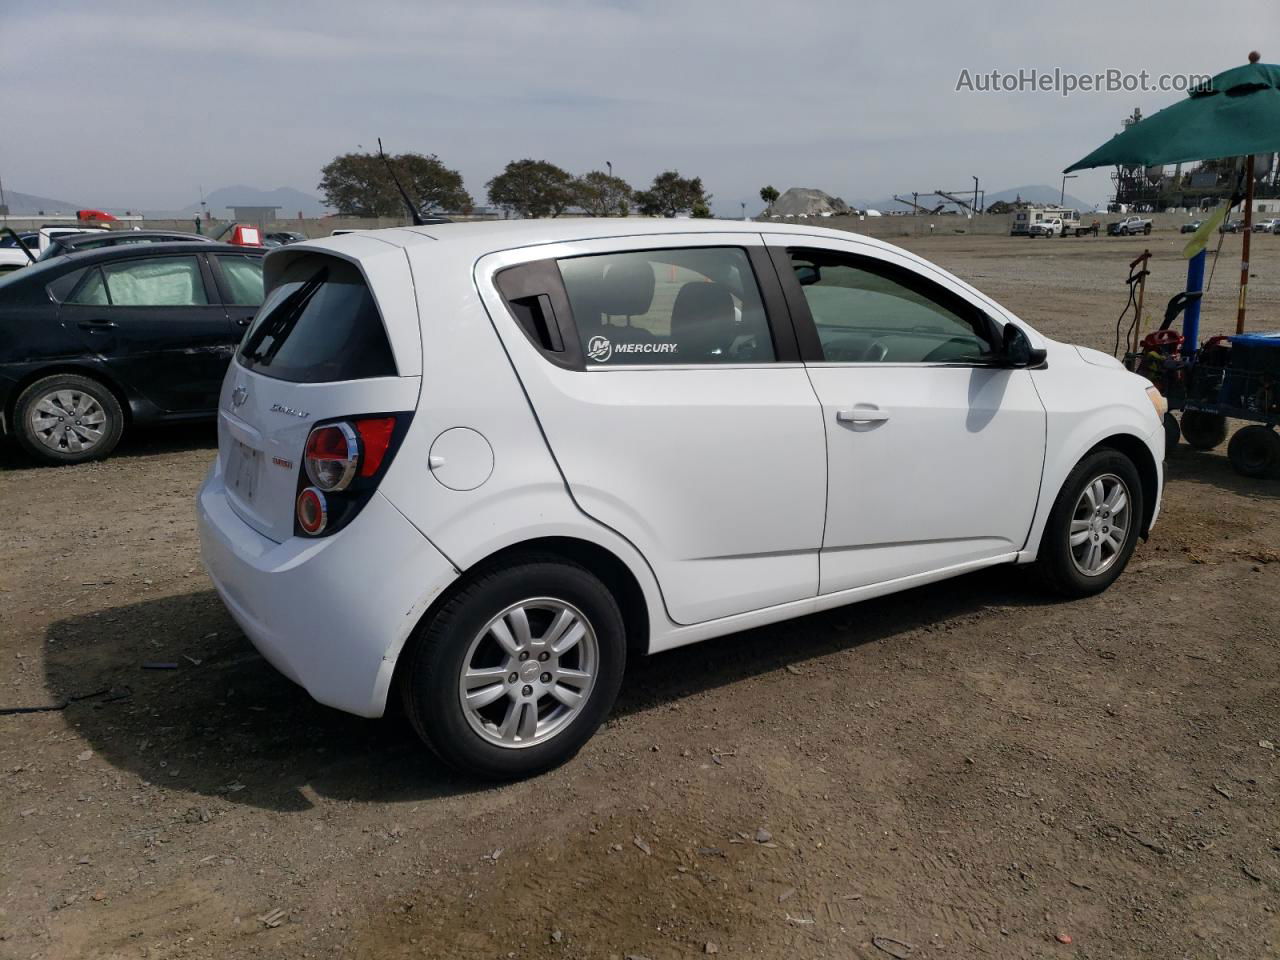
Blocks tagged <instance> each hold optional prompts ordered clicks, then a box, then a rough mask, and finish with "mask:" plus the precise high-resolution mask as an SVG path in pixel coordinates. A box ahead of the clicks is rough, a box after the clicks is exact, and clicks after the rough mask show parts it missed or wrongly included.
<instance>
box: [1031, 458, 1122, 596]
mask: <svg viewBox="0 0 1280 960" xmlns="http://www.w3.org/2000/svg"><path fill="white" fill-rule="evenodd" d="M1142 496H1143V494H1142V479H1141V478H1140V477H1139V476H1138V470H1137V468H1136V467H1135V466H1134V465H1133V461H1132V460H1130V459H1129V458H1128V457H1126V456H1125V455H1124V454H1123V453H1120V452H1119V451H1118V450H1108V449H1102V450H1097V451H1095V452H1093V453H1091V454H1089V456H1087V457H1085V458H1084V459H1083V460H1081V461H1080V463H1078V464H1076V467H1075V469H1074V470H1072V471H1071V473H1070V475H1068V477H1067V480H1066V482H1065V483H1064V484H1063V485H1062V490H1061V491H1060V492H1059V493H1058V499H1057V500H1056V501H1054V504H1053V509H1052V510H1051V511H1050V513H1049V520H1048V523H1047V524H1046V526H1045V531H1044V536H1043V537H1042V538H1041V541H1040V555H1039V559H1038V561H1037V564H1038V566H1039V568H1040V572H1041V574H1042V576H1043V577H1044V580H1045V582H1046V583H1047V584H1048V585H1049V586H1050V587H1051V588H1052V589H1053V590H1054V591H1056V592H1057V593H1060V594H1063V595H1064V596H1068V597H1087V596H1091V595H1093V594H1095V593H1101V592H1102V591H1103V590H1105V589H1106V588H1107V587H1109V586H1111V584H1112V583H1114V582H1115V580H1116V578H1117V577H1119V576H1120V574H1121V573H1122V572H1123V571H1124V568H1125V566H1126V565H1127V564H1128V562H1129V557H1130V556H1132V554H1133V549H1134V546H1135V545H1136V544H1137V541H1138V533H1139V527H1140V526H1141V523H1142V517H1143V515H1144V514H1143V500H1142Z"/></svg>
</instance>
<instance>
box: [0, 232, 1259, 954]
mask: <svg viewBox="0 0 1280 960" xmlns="http://www.w3.org/2000/svg"><path fill="white" fill-rule="evenodd" d="M1239 242H1240V241H1239V238H1238V237H1228V238H1227V240H1226V252H1227V253H1228V254H1229V255H1230V256H1229V257H1224V259H1223V261H1222V264H1221V265H1220V267H1219V269H1218V273H1217V277H1216V278H1215V281H1214V282H1215V288H1214V290H1213V292H1212V293H1211V295H1210V297H1209V299H1208V301H1207V303H1206V311H1205V312H1206V321H1205V329H1206V332H1207V333H1212V332H1219V331H1223V330H1226V329H1229V328H1230V327H1231V326H1232V317H1233V314H1234V301H1235V296H1234V290H1233V281H1234V274H1235V264H1233V263H1232V262H1231V260H1232V258H1236V257H1238V246H1239ZM911 246H912V247H913V248H914V249H917V250H918V251H919V252H921V253H923V254H924V255H925V256H928V257H931V258H934V259H936V260H937V261H938V262H940V263H941V264H943V265H944V266H946V267H948V268H950V269H952V270H954V271H956V272H957V273H959V274H960V275H961V276H963V277H965V278H966V279H968V280H970V281H971V282H973V283H974V284H975V285H977V286H978V287H980V288H981V289H983V290H985V291H987V292H989V293H991V294H992V295H994V296H995V297H996V298H997V299H999V300H1001V301H1002V302H1004V303H1006V304H1007V305H1008V306H1009V307H1011V308H1012V309H1014V310H1015V311H1017V312H1019V313H1020V314H1021V315H1023V316H1025V317H1026V318H1027V319H1028V320H1030V321H1031V322H1032V323H1034V324H1035V325H1037V326H1038V327H1039V328H1040V329H1041V330H1043V331H1044V332H1046V333H1047V334H1049V335H1051V336H1056V337H1059V338H1062V339H1070V340H1074V341H1076V342H1080V343H1085V344H1088V345H1091V346H1096V347H1100V348H1103V349H1108V350H1109V349H1110V346H1111V342H1112V328H1113V324H1114V318H1115V315H1116V314H1118V313H1119V310H1120V307H1121V306H1122V305H1123V299H1122V295H1123V294H1124V285H1123V280H1124V276H1125V273H1126V264H1127V260H1128V259H1129V258H1130V257H1132V256H1134V255H1136V253H1137V252H1140V250H1141V249H1142V248H1143V247H1144V246H1145V247H1150V248H1151V249H1152V250H1153V252H1155V253H1156V254H1157V258H1156V260H1155V262H1154V265H1153V271H1154V274H1153V277H1152V282H1151V286H1150V288H1149V298H1148V303H1149V304H1154V305H1156V307H1157V310H1158V309H1160V308H1161V307H1162V305H1163V303H1164V301H1165V300H1167V298H1168V297H1169V296H1170V295H1171V294H1172V293H1173V292H1174V291H1176V290H1177V289H1179V287H1180V281H1181V278H1182V273H1183V265H1182V262H1181V261H1180V260H1179V259H1178V258H1177V254H1176V251H1177V250H1178V248H1179V247H1180V243H1179V241H1178V239H1177V238H1176V237H1172V236H1160V235H1156V236H1153V237H1148V238H1135V239H1129V240H1125V239H1098V240H1095V239H1092V238H1081V239H1067V240H1045V241H1030V240H1015V239H1008V238H968V237H959V236H938V237H931V238H926V239H922V240H919V241H915V242H913V243H912V244H911ZM1255 250H1256V251H1257V252H1256V253H1255V255H1254V269H1255V270H1256V271H1257V272H1258V274H1259V276H1258V278H1257V280H1256V281H1255V285H1254V287H1253V293H1252V297H1251V303H1252V306H1253V311H1254V312H1253V317H1254V318H1255V319H1254V324H1253V325H1254V328H1255V329H1257V328H1273V329H1274V328H1276V327H1280V320H1278V319H1277V318H1280V283H1278V282H1277V281H1278V280H1280V237H1269V236H1268V237H1260V238H1257V242H1256V244H1255ZM213 444H214V436H213V431H212V429H211V428H201V429H197V430H191V429H189V428H188V429H184V430H183V431H180V432H178V431H157V432H152V433H149V434H146V435H142V436H139V437H136V438H133V439H130V440H129V441H127V442H126V443H125V445H124V446H123V447H122V449H121V450H120V451H119V453H118V454H117V455H116V456H115V457H113V458H112V459H111V460H109V461H107V462H105V463H101V464H95V465H89V466H83V467H75V468H60V469H39V468H33V467H32V466H30V465H29V464H28V463H26V462H25V461H24V460H22V458H21V457H20V456H19V455H18V454H17V453H16V452H15V451H13V450H5V451H4V452H3V453H0V507H3V515H4V516H5V518H6V523H5V525H4V528H3V531H0V665H2V668H0V707H10V708H11V707H37V706H53V707H57V706H60V705H62V704H64V703H65V704H66V706H65V708H63V709H60V710H58V709H54V710H48V711H45V712H29V713H19V714H9V715H5V716H0V758H2V759H0V831H3V833H2V834H0V839H3V849H4V859H3V869H2V870H0V957H6V958H7V957H14V958H18V957H21V958H67V957H111V958H116V957H128V958H134V957H151V958H160V957H162V958H197V957H209V958H219V960H222V958H228V957H272V958H274V957H285V956H287V957H338V956H342V957H357V958H365V957H367V958H372V957H378V958H385V957H391V958H397V957H423V956H426V957H494V958H501V957H546V958H606V957H616V958H618V960H622V958H624V957H627V956H637V957H649V958H653V960H664V958H674V957H688V956H694V955H706V954H712V953H719V954H722V955H724V956H730V957H732V956H747V955H750V956H758V957H787V958H794V957H850V958H879V960H883V958H886V957H905V956H908V955H909V956H911V957H913V958H925V957H966V958H968V957H975V958H976V957H998V958H1007V957H1071V958H1086V957H1088V958H1103V957H1107V958H1111V957H1152V958H1182V957H1187V958H1190V957H1196V958H1206V957H1223V958H1226V957H1230V958H1243V957H1249V958H1253V957H1274V956H1280V919H1278V918H1277V913H1276V911H1277V908H1278V907H1280V896H1278V895H1280V804H1278V802H1277V801H1278V800H1280V791H1278V790H1277V776H1278V774H1280V757H1278V755H1277V752H1276V749H1275V744H1277V743H1280V707H1278V705H1277V704H1278V702H1280V701H1278V699H1277V683H1276V681H1277V672H1278V671H1277V656H1276V655H1277V651H1278V650H1280V591H1278V590H1277V587H1280V553H1278V552H1277V551H1278V550H1280V482H1278V481H1276V480H1268V481H1254V480H1245V479H1242V478H1240V477H1238V476H1236V475H1235V474H1234V473H1233V472H1232V471H1231V470H1230V468H1229V466H1228V465H1227V463H1226V459H1225V456H1224V455H1223V454H1222V452H1221V451H1218V452H1215V453H1196V452H1193V451H1189V450H1187V449H1186V448H1185V447H1183V448H1181V449H1180V450H1178V451H1176V452H1175V453H1174V454H1173V456H1172V457H1171V460H1170V463H1169V467H1168V470H1169V484H1168V488H1167V491H1166V497H1165V502H1164V513H1163V516H1162V518H1161V520H1160V522H1159V524H1158V526H1157V528H1156V530H1155V531H1154V535H1153V537H1152V539H1151V541H1150V542H1149V543H1147V544H1144V545H1141V546H1140V547H1139V549H1138V551H1137V553H1136V554H1135V556H1134V559H1133V562H1132V563H1131V565H1130V568H1129V570H1128V572H1127V573H1126V574H1125V576H1124V577H1122V578H1121V579H1120V581H1119V582H1118V583H1117V584H1116V585H1115V586H1114V587H1113V588H1112V589H1111V590H1110V591H1109V592H1108V593H1106V594H1105V595H1103V596H1101V597H1097V598H1094V599H1091V600H1086V601H1081V602H1076V603H1059V602H1053V601H1050V600H1048V599H1047V598H1045V597H1044V596H1043V595H1041V594H1040V593H1039V592H1037V590H1036V589H1035V586H1034V584H1033V583H1031V582H1030V581H1029V580H1028V579H1027V578H1025V577H1024V576H1022V575H1021V573H1020V572H1019V571H1015V570H992V571H986V572H983V573H981V574H976V575H972V576H968V577H964V578H961V579H958V580H953V581H950V582H948V583H943V584H938V585H934V586H930V587H926V588H922V589H918V590H914V591H911V592H909V593H906V594H901V595H898V596H894V597H887V598H883V599H880V600H876V601H872V602H868V603H865V604H861V605H857V606H852V607H846V608H844V609H840V610H835V611H831V612H828V613H825V614H821V615H817V616H812V617H808V618H805V619H802V620H796V621H792V622H790V623H785V624H781V625H778V626H773V627H768V628H764V629H759V630H755V631H751V632H748V633H744V634H738V635H735V636H731V637H725V638H722V639H719V640H715V641H711V642H708V643H705V644H701V645H698V646H695V647H691V648H686V649H683V650H679V651H675V652H672V653H668V654H664V655H661V656H658V657H654V658H650V659H645V660H639V661H637V662H635V663H633V664H632V665H631V667H630V670H629V673H628V680H627V682H626V684H625V687H624V691H623V694H622V698H621V701H620V703H619V705H618V707H617V709H616V711H615V713H614V715H613V718H612V719H611V720H610V721H609V722H608V724H607V725H606V726H605V727H604V728H603V729H602V730H601V731H600V732H599V733H598V734H597V736H596V737H595V739H594V740H593V741H592V742H591V743H590V744H589V745H588V746H587V747H586V748H585V749H584V750H583V752H582V754H581V755H580V756H579V757H578V759H576V760H575V761H573V762H572V763H570V764H568V765H567V766H565V767H563V768H561V769H560V770H557V771H555V772H553V773H551V774H548V775H546V776H543V777H541V778H538V779H536V780H533V781H530V782H526V783H520V784H515V785H509V786H500V787H494V786H488V785H484V784H478V783H474V782H471V781H468V780H465V779H460V778H458V777H456V776H453V775H451V774H449V773H447V772H445V771H443V770H442V769H440V768H439V767H438V766H437V764H436V763H434V762H433V761H432V759H431V758H430V757H429V756H428V755H426V754H425V753H424V752H423V750H421V749H420V748H419V747H418V746H417V744H416V742H415V741H414V739H413V738H412V735H411V734H410V733H409V731H408V729H407V725H406V724H405V723H404V722H403V721H401V720H399V719H396V718H388V719H385V720H381V721H367V720H361V719H357V718H355V717H349V716H346V715H343V714H340V713H336V712H334V711H331V710H328V709H326V708H323V707H320V706H318V705H316V704H314V703H313V702H311V701H310V699H309V698H308V697H307V696H306V695H305V694H304V693H303V692H302V691H300V690H299V689H297V688H296V687H294V686H293V685H291V684H290V683H289V682H288V681H286V680H284V679H283V678H282V677H280V676H279V675H277V674H276V673H274V672H273V671H272V670H271V669H270V668H269V667H267V666H266V664H265V663H264V662H263V661H262V660H261V659H260V658H259V657H258V656H257V655H256V654H255V653H254V652H253V649H252V648H251V647H250V645H249V644H248V643H247V641H246V640H245V639H244V638H243V637H242V636H241V635H240V633H239V631H238V630H237V629H236V627H235V626H234V624H233V623H232V621H231V620H230V618H229V617H228V616H227V615H226V614H225V613H224V612H223V610H222V608H221V606H220V605H219V603H218V601H217V598H216V597H215V596H214V594H213V593H212V591H211V589H210V587H209V584H208V581H207V580H206V578H205V576H204V574H203V572H202V570H201V569H200V567H199V564H198V561H197V545H196V538H195V533H194V529H193V522H192V497H193V494H194V492H195V488H196V486H197V484H198V482H199V479H200V477H201V475H202V474H203V472H204V470H205V468H206V466H207V464H208V462H209V460H210V458H211V456H212V455H213ZM156 663H168V664H174V665H175V666H174V668H173V669H146V668H145V667H144V665H145V664H156Z"/></svg>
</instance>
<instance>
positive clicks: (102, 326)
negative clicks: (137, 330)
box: [77, 320, 116, 333]
mask: <svg viewBox="0 0 1280 960" xmlns="http://www.w3.org/2000/svg"><path fill="white" fill-rule="evenodd" d="M115 325H116V322H115V321H114V320H81V321H80V323H79V324H77V326H79V327H80V329H81V330H87V331H89V332H90V333H95V332H97V333H101V332H102V331H104V330H110V329H112V328H114V327H115Z"/></svg>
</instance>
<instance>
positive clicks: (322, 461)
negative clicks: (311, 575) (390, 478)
mask: <svg viewBox="0 0 1280 960" xmlns="http://www.w3.org/2000/svg"><path fill="white" fill-rule="evenodd" d="M409 418H410V415H409V414H407V413H401V414H392V415H387V414H383V415H380V416H374V417H348V418H346V419H344V420H335V421H331V422H329V423H321V424H317V425H316V426H315V427H313V428H312V430H311V433H310V434H309V435H308V436H307V442H306V446H305V447H304V450H303V456H302V470H301V471H300V475H299V477H298V488H299V489H298V498H297V502H296V508H295V524H294V526H295V532H296V533H298V534H301V535H305V536H308V537H318V536H321V535H324V534H330V533H334V532H335V531H337V530H340V529H341V528H342V527H344V526H345V525H346V524H347V523H349V522H350V521H351V519H352V518H353V517H354V516H355V515H356V514H357V513H359V512H360V510H361V508H362V507H363V506H364V505H365V504H366V503H367V502H368V501H369V498H370V497H371V496H373V492H374V490H375V489H377V485H378V481H379V480H381V479H382V474H383V473H385V472H386V468H387V466H388V465H389V464H390V463H391V459H392V457H394V456H395V452H396V450H397V449H398V448H399V446H400V441H401V440H402V439H403V438H404V434H405V432H406V431H407V430H408V427H409ZM308 484H309V485H308Z"/></svg>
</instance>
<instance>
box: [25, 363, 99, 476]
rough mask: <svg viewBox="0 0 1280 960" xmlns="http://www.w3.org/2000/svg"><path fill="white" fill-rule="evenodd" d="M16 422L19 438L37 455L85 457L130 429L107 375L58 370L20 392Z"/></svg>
mask: <svg viewBox="0 0 1280 960" xmlns="http://www.w3.org/2000/svg"><path fill="white" fill-rule="evenodd" d="M55 418H56V419H55ZM13 423H14V433H15V434H16V435H17V437H18V442H19V443H20V444H22V447H23V449H25V450H26V451H27V453H29V454H31V456H32V457H34V458H35V459H37V460H41V461H43V462H45V463H56V464H71V463H85V462H86V461H89V460H101V459H102V458H103V457H105V456H107V455H108V454H110V453H111V451H112V450H114V449H115V447H116V444H117V443H119V442H120V437H121V436H122V435H123V433H124V412H123V411H122V410H121V408H120V401H119V400H117V399H116V395H115V394H114V393H112V392H111V390H110V389H109V388H108V387H106V386H105V385H104V384H103V383H102V382H101V381H98V380H94V379H93V378H92V377H85V376H81V375H79V374H74V373H58V374H54V375H53V376H51V377H45V378H43V379H41V380H37V381H36V382H35V383H33V384H31V386H29V387H27V389H25V390H23V391H22V393H21V394H19V396H18V401H17V403H15V404H14V408H13ZM60 424H61V426H59V425H60Z"/></svg>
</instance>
